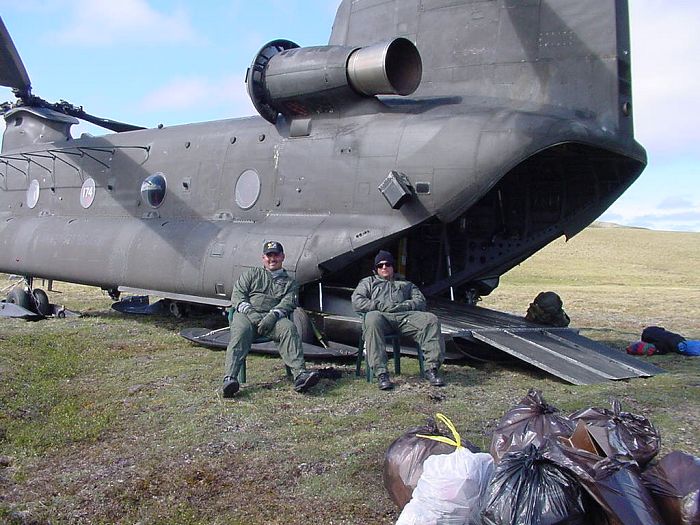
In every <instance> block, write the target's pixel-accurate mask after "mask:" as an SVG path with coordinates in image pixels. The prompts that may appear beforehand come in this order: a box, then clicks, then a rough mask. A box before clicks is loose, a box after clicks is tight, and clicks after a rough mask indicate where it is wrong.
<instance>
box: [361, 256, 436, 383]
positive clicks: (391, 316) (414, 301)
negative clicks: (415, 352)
mask: <svg viewBox="0 0 700 525" xmlns="http://www.w3.org/2000/svg"><path fill="white" fill-rule="evenodd" d="M374 269H375V273H374V275H372V276H370V277H365V278H364V279H362V280H361V281H360V283H359V284H358V285H357V288H355V291H354V292H353V294H352V306H353V308H354V309H355V311H356V312H359V313H363V314H365V321H364V327H363V330H364V339H365V350H366V352H367V363H368V364H369V366H370V367H371V368H372V370H373V371H374V373H375V375H376V376H377V381H378V382H379V388H380V389H381V390H390V389H391V388H393V387H394V384H393V383H392V382H391V379H390V378H389V372H388V371H387V367H386V363H387V358H386V345H385V342H384V334H385V333H387V332H388V331H395V332H399V333H400V334H401V335H407V336H410V337H412V338H413V339H414V340H415V341H416V342H417V343H418V344H419V345H420V346H421V348H422V349H423V354H424V356H425V367H426V372H425V378H426V379H427V380H428V381H429V382H430V384H431V385H433V386H444V384H445V382H444V381H443V379H442V378H441V377H440V376H439V375H438V369H439V368H440V365H441V364H442V360H443V355H444V352H443V347H442V342H441V339H440V321H438V318H437V316H436V315H435V314H432V313H429V312H426V311H425V297H424V296H423V294H422V293H421V291H420V290H419V289H418V287H417V286H415V285H414V284H413V283H412V282H410V281H407V280H405V279H404V278H403V277H401V276H400V275H398V274H396V273H394V256H393V255H391V253H389V252H387V251H384V250H381V251H380V252H379V253H378V254H377V256H376V257H375V258H374Z"/></svg>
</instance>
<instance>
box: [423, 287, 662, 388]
mask: <svg viewBox="0 0 700 525" xmlns="http://www.w3.org/2000/svg"><path fill="white" fill-rule="evenodd" d="M430 309H431V311H433V312H435V313H436V314H437V315H438V317H439V318H440V321H441V323H442V329H443V333H445V334H446V335H449V336H451V337H452V338H453V339H455V340H457V341H459V340H460V339H464V340H466V341H479V342H482V343H485V344H487V345H489V346H492V347H494V348H497V349H498V350H501V351H503V352H506V353H507V354H510V355H512V356H514V357H517V358H518V359H520V360H522V361H525V362H526V363H529V364H531V365H533V366H536V367H537V368H540V369H542V370H545V371H547V372H549V373H551V374H552V375H554V376H556V377H559V378H561V379H563V380H565V381H568V382H570V383H573V384H575V385H587V384H591V383H599V382H602V381H606V380H611V379H612V380H616V379H627V378H631V377H646V376H651V375H656V374H660V373H663V372H664V370H663V369H661V368H659V367H657V366H655V365H652V364H649V363H646V362H644V361H643V360H642V359H640V358H637V357H634V356H630V355H627V354H625V353H624V352H620V351H617V350H613V349H612V348H609V347H607V346H605V345H603V344H601V343H598V342H596V341H592V340H591V339H588V338H587V337H584V336H582V335H580V334H579V333H578V331H577V330H575V329H572V328H554V327H546V326H541V325H537V324H534V323H530V322H528V321H527V320H525V318H523V317H517V316H513V315H510V314H506V313H503V312H497V311H494V310H489V309H487V308H481V307H476V306H467V305H456V304H454V303H451V302H448V301H445V300H434V301H432V302H431V304H430Z"/></svg>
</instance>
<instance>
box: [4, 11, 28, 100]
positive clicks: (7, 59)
mask: <svg viewBox="0 0 700 525" xmlns="http://www.w3.org/2000/svg"><path fill="white" fill-rule="evenodd" d="M0 85H2V86H7V87H10V88H14V89H16V90H19V91H20V95H19V96H20V97H21V96H23V95H28V94H29V92H30V91H31V88H32V84H31V82H30V80H29V75H28V74H27V70H26V69H24V64H23V63H22V59H21V58H20V56H19V53H18V52H17V48H16V47H15V44H14V43H13V42H12V38H11V37H10V33H8V32H7V28H6V27H5V23H4V22H3V21H2V17H0Z"/></svg>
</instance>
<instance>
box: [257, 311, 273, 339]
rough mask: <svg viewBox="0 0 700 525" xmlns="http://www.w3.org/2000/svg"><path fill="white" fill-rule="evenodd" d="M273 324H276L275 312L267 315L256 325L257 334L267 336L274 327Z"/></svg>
mask: <svg viewBox="0 0 700 525" xmlns="http://www.w3.org/2000/svg"><path fill="white" fill-rule="evenodd" d="M275 323H277V315H276V314H275V312H270V313H268V314H267V315H266V316H265V317H263V318H262V320H261V321H260V323H259V324H258V333H259V334H260V335H268V333H269V332H271V331H272V329H273V328H274V327H275Z"/></svg>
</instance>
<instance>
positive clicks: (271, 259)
mask: <svg viewBox="0 0 700 525" xmlns="http://www.w3.org/2000/svg"><path fill="white" fill-rule="evenodd" d="M262 261H263V267H262V268H251V269H250V270H248V271H247V272H245V273H243V274H242V275H241V276H240V277H239V278H238V281H236V284H235V285H234V286H233V293H232V294H231V306H232V308H234V310H235V312H234V315H233V317H232V318H231V338H230V340H229V344H228V347H227V348H226V372H225V374H226V375H225V377H224V387H223V394H224V397H226V398H230V397H233V395H234V394H235V393H236V392H238V389H239V388H240V385H239V384H238V380H237V377H238V371H239V370H240V369H241V364H242V363H243V360H244V359H245V357H246V356H247V355H248V352H250V346H251V345H252V344H253V340H254V339H255V337H256V336H263V337H268V338H270V339H272V340H274V341H276V342H277V343H278V349H279V353H280V356H281V357H282V360H283V361H284V364H285V365H287V366H288V367H289V368H290V369H291V371H292V374H293V375H294V390H296V391H297V392H306V391H307V390H308V389H309V388H311V387H312V386H314V385H315V384H316V383H318V380H319V374H318V372H313V371H309V370H306V366H305V363H304V351H303V347H302V344H301V337H299V332H298V331H297V329H296V326H294V323H293V322H292V321H291V320H290V319H289V317H290V316H291V314H292V312H293V311H294V309H295V308H296V307H297V295H298V292H299V285H298V284H297V282H296V281H295V280H294V279H292V278H291V277H290V276H289V274H287V271H286V270H285V269H284V268H282V263H283V262H284V249H283V248H282V245H281V244H280V243H279V242H276V241H267V242H266V243H265V244H264V245H263V255H262Z"/></svg>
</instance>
